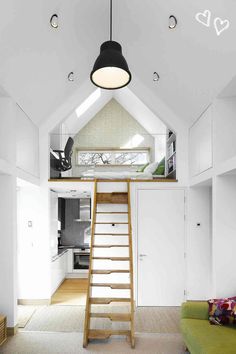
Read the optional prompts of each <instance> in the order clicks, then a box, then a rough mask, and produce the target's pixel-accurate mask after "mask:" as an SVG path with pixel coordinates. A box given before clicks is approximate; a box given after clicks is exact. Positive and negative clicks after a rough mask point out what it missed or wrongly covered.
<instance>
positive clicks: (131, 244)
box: [127, 182, 135, 348]
mask: <svg viewBox="0 0 236 354" xmlns="http://www.w3.org/2000/svg"><path fill="white" fill-rule="evenodd" d="M127 190H128V229H129V264H130V298H131V302H130V305H131V322H130V340H131V347H132V348H134V347H135V336H134V279H133V272H134V270H133V241H132V224H131V202H130V182H127Z"/></svg>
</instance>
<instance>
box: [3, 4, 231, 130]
mask: <svg viewBox="0 0 236 354" xmlns="http://www.w3.org/2000/svg"><path fill="white" fill-rule="evenodd" d="M113 1H114V38H113V39H114V40H118V41H120V42H121V44H122V46H123V53H124V55H125V57H126V59H127V61H128V63H129V66H130V70H131V71H132V72H133V73H134V75H133V81H132V83H131V85H130V86H129V88H130V89H131V90H132V91H134V92H135V91H136V89H137V87H138V81H140V82H141V83H142V85H143V87H146V88H147V90H145V89H144V90H143V91H141V92H140V91H139V94H138V96H139V98H140V99H141V100H142V101H144V102H145V101H148V97H149V96H150V95H149V92H150V93H151V95H152V96H153V97H156V98H157V101H158V99H160V100H162V101H163V102H164V103H165V104H166V105H167V106H168V107H169V108H170V109H171V110H172V111H173V112H174V113H175V114H176V115H177V116H179V117H180V118H181V119H183V120H184V121H185V122H186V123H187V124H191V122H192V121H193V120H195V119H196V118H197V117H198V116H199V115H200V114H201V112H202V111H203V110H204V109H205V107H206V106H208V105H209V103H210V102H211V101H212V99H213V98H214V97H215V96H217V95H218V94H219V92H220V91H221V90H222V89H223V88H224V87H225V86H226V85H227V83H228V82H229V81H230V80H231V79H232V78H233V76H234V75H235V74H236V66H235V62H236V46H235V34H236V22H235V21H234V14H235V12H236V1H235V0H227V1H225V0H217V1H216V0H198V1H196V0H178V1H176V0H168V1H163V0H145V1H143V0H122V1H119V0H113ZM108 9H109V1H108V0H70V1H64V0H50V1H48V0H40V1H36V0H21V1H19V0H8V1H1V2H0V85H1V86H3V88H4V89H5V90H6V91H7V92H8V93H9V94H10V95H11V96H12V97H13V98H14V99H15V100H16V102H18V103H19V105H20V106H21V107H22V108H23V109H24V111H25V112H26V113H27V114H28V115H29V116H30V117H31V119H32V120H33V121H34V122H35V123H36V124H38V125H40V124H42V123H43V122H45V121H46V120H47V118H48V117H49V116H50V115H52V114H53V112H55V111H56V110H57V108H58V106H60V105H61V104H62V103H63V102H65V101H67V100H69V99H70V97H71V96H72V95H73V94H75V92H76V91H78V90H79V88H80V87H83V84H84V83H85V81H86V80H87V79H88V77H89V74H90V71H91V68H92V66H93V63H94V61H95V58H96V57H97V55H98V52H99V46H100V44H101V43H102V42H103V41H105V40H107V39H108V28H109V27H108ZM205 9H210V10H211V12H212V19H213V18H215V17H221V18H222V19H226V18H227V19H228V20H229V21H230V27H229V29H228V30H227V31H225V32H223V33H222V34H221V35H220V36H217V35H216V33H215V30H214V28H213V27H212V26H211V27H210V28H207V27H205V26H203V25H201V24H199V23H198V22H197V21H196V20H195V14H196V13H197V12H199V11H203V10H205ZM53 13H57V14H58V16H59V28H58V29H53V28H51V27H50V25H49V20H50V17H51V15H52V14H53ZM171 14H174V15H175V16H176V17H177V19H178V26H177V28H176V29H175V30H170V29H169V28H168V17H169V15H171ZM70 71H74V72H75V78H76V79H75V81H74V82H68V80H67V75H68V73H69V72H70ZM153 71H157V72H158V73H159V75H160V81H159V82H153V80H152V74H153ZM91 85H92V84H91ZM154 105H155V103H154ZM74 108H75V107H70V109H68V114H69V113H71V112H72V110H73V109H74ZM150 108H151V109H152V110H153V111H154V113H155V107H150ZM163 119H164V120H165V117H163ZM167 120H168V119H167Z"/></svg>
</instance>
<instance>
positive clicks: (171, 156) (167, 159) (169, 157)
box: [167, 151, 176, 161]
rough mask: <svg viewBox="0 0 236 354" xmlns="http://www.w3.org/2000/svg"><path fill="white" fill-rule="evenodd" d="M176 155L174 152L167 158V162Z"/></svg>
mask: <svg viewBox="0 0 236 354" xmlns="http://www.w3.org/2000/svg"><path fill="white" fill-rule="evenodd" d="M175 154H176V151H174V152H173V153H172V154H171V155H170V156H169V157H167V161H168V160H170V158H171V157H173V156H174V155H175Z"/></svg>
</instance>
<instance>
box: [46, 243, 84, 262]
mask: <svg viewBox="0 0 236 354" xmlns="http://www.w3.org/2000/svg"><path fill="white" fill-rule="evenodd" d="M69 249H85V250H90V246H89V245H77V246H74V245H71V246H59V247H58V254H56V255H55V256H53V257H52V262H54V261H55V260H57V259H58V258H59V257H61V256H62V255H63V254H65V253H66V252H67V251H68V250H69Z"/></svg>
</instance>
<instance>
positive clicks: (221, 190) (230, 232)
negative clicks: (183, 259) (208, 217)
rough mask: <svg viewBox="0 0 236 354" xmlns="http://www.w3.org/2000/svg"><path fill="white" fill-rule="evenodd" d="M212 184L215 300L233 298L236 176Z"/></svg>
mask: <svg viewBox="0 0 236 354" xmlns="http://www.w3.org/2000/svg"><path fill="white" fill-rule="evenodd" d="M213 182H214V183H213V187H214V196H213V286H214V296H216V297H228V296H235V293H236V281H235V273H236V263H235V249H236V237H235V235H236V217H235V211H236V175H228V176H227V175H225V176H220V177H216V178H214V181H213Z"/></svg>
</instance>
